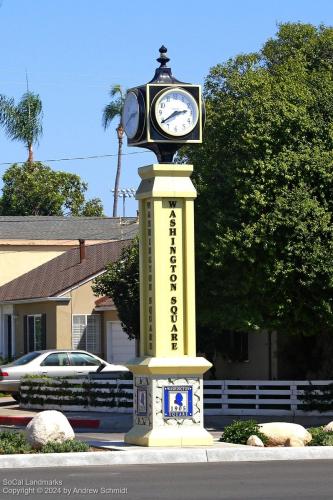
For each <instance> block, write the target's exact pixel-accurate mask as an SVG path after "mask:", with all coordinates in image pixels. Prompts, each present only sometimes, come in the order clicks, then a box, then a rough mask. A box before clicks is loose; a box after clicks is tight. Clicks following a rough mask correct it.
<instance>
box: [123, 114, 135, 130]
mask: <svg viewBox="0 0 333 500" xmlns="http://www.w3.org/2000/svg"><path fill="white" fill-rule="evenodd" d="M136 114H137V111H134V112H133V113H132V114H130V115H129V118H128V120H127V122H126V123H125V127H126V126H127V124H128V123H129V122H130V121H131V120H132V118H134V117H135V115H136Z"/></svg>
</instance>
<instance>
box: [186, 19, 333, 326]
mask: <svg viewBox="0 0 333 500" xmlns="http://www.w3.org/2000/svg"><path fill="white" fill-rule="evenodd" d="M332 75H333V29H332V28H327V27H324V26H320V27H318V28H317V27H315V26H312V25H309V24H300V23H295V24H291V23H287V24H281V25H280V26H279V29H278V33H277V35H276V37H274V38H272V39H270V40H268V41H267V43H266V44H265V45H264V46H263V48H262V50H261V51H260V52H259V53H253V54H245V55H240V56H237V57H235V58H233V59H230V60H228V61H227V62H225V63H223V64H218V65H217V66H215V67H213V68H212V69H211V71H210V73H209V75H208V77H207V78H206V81H205V87H204V96H205V99H206V107H207V123H206V128H205V133H204V140H203V144H202V146H200V147H199V148H198V147H196V146H193V147H191V148H189V149H188V150H186V152H185V155H184V157H183V159H184V160H186V161H188V162H189V163H193V164H194V172H195V173H194V181H195V183H196V187H197V189H198V193H199V196H198V199H197V202H196V244H197V249H196V255H197V267H196V269H197V271H196V272H197V312H198V320H199V322H200V323H202V324H204V325H206V326H208V327H210V328H211V329H214V330H220V329H221V328H222V329H223V328H225V329H233V330H240V331H241V330H247V331H249V330H257V329H262V328H266V329H271V330H272V329H274V330H277V331H280V332H283V333H288V332H289V333H300V334H303V335H310V334H315V333H317V332H321V331H323V330H330V331H333V311H332V306H333V259H332V256H333V225H332V211H333V196H332V194H333V78H332Z"/></svg>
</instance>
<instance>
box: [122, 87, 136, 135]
mask: <svg viewBox="0 0 333 500" xmlns="http://www.w3.org/2000/svg"><path fill="white" fill-rule="evenodd" d="M139 111H140V109H139V102H138V98H137V95H136V94H135V93H134V92H132V91H130V92H128V93H127V96H126V99H125V102H124V107H123V116H122V122H123V126H124V130H125V133H126V135H127V137H128V138H129V139H133V137H135V135H136V133H137V131H138V127H139V116H140V115H139Z"/></svg>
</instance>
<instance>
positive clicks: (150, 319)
mask: <svg viewBox="0 0 333 500" xmlns="http://www.w3.org/2000/svg"><path fill="white" fill-rule="evenodd" d="M151 221H152V217H151V202H150V201H148V202H147V237H148V238H147V241H148V349H149V350H150V351H152V350H153V295H152V291H153V285H152V282H153V269H152V244H151V237H152V234H151V231H152V223H151Z"/></svg>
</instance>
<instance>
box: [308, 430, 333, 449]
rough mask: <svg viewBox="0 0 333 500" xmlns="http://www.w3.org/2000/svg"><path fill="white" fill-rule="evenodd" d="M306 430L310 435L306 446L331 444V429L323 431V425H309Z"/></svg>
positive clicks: (332, 434) (332, 435)
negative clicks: (310, 437) (310, 438)
mask: <svg viewBox="0 0 333 500" xmlns="http://www.w3.org/2000/svg"><path fill="white" fill-rule="evenodd" d="M308 431H309V432H310V434H311V435H312V440H311V441H310V443H308V446H333V431H330V432H325V431H324V428H323V427H311V428H310V429H308Z"/></svg>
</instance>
